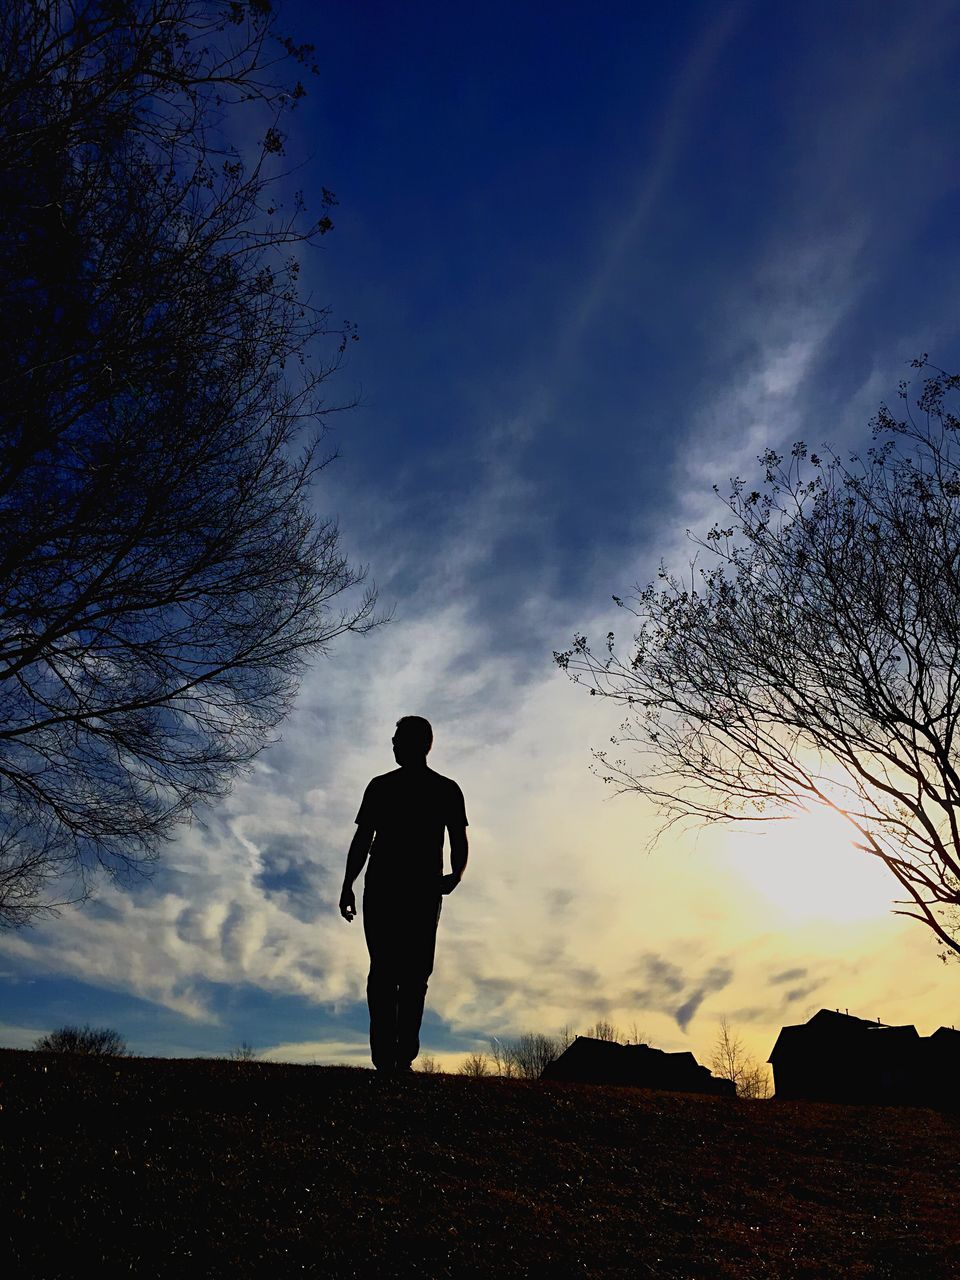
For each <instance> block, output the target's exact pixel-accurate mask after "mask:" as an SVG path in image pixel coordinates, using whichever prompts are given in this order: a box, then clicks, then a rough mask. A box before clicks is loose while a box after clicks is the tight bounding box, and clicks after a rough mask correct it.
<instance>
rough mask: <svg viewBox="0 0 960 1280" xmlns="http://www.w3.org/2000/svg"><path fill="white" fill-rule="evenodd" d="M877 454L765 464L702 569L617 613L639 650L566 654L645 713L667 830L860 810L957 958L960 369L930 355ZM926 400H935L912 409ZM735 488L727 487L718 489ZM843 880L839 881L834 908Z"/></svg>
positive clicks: (702, 553)
mask: <svg viewBox="0 0 960 1280" xmlns="http://www.w3.org/2000/svg"><path fill="white" fill-rule="evenodd" d="M914 367H916V368H918V369H921V370H922V371H923V378H922V383H921V386H920V388H919V392H918V393H917V391H916V389H914V392H913V393H911V389H910V387H909V386H908V384H907V383H905V382H904V383H901V386H900V400H901V406H902V408H901V410H900V412H899V413H894V412H893V411H891V410H890V409H889V408H888V407H886V406H882V407H881V409H880V411H879V413H878V414H877V416H876V418H875V419H874V421H873V423H872V432H873V440H872V444H871V446H870V447H869V448H867V449H865V450H864V451H863V452H862V453H853V454H850V455H841V454H840V453H839V452H837V451H834V450H831V449H822V450H820V451H819V452H811V451H810V450H809V449H808V448H807V446H806V445H805V444H803V443H797V444H795V445H794V446H793V448H792V450H791V451H790V452H789V454H788V455H781V454H780V453H778V452H776V451H769V452H767V453H766V454H764V455H763V457H762V458H761V459H760V462H761V466H762V480H761V481H760V482H759V484H758V486H757V487H756V488H754V487H752V486H750V485H748V484H747V483H746V481H744V480H743V479H740V478H737V479H735V480H734V481H733V482H732V485H731V489H730V492H729V493H728V494H727V495H726V496H725V497H724V498H723V499H722V501H723V503H724V505H725V508H726V512H725V516H724V518H723V519H722V520H721V521H719V522H718V523H717V524H716V525H714V527H713V528H712V529H711V530H710V531H709V532H708V533H707V534H706V536H705V537H703V538H694V542H695V544H696V547H697V556H698V562H695V563H694V564H693V565H691V568H690V573H689V576H684V577H682V578H681V577H680V576H677V575H676V574H673V573H671V572H670V571H669V570H668V569H667V568H666V567H661V570H660V572H659V574H658V576H657V580H656V582H654V583H651V584H649V585H648V586H646V587H637V588H636V589H635V591H634V593H633V594H632V595H630V596H629V597H627V598H622V599H621V598H619V597H614V599H615V600H616V603H617V604H618V605H620V606H621V607H622V608H623V609H624V610H625V611H626V612H628V613H630V614H632V615H633V619H634V622H633V631H634V634H633V639H632V643H631V644H630V645H629V646H628V647H627V649H626V651H625V652H624V651H623V650H622V649H621V648H620V647H618V645H617V643H616V639H615V636H614V634H613V633H610V634H609V635H608V636H607V638H606V643H605V645H604V647H603V648H602V649H601V650H600V651H595V650H594V649H592V648H591V646H590V644H589V641H588V639H587V637H585V636H583V635H578V636H577V637H576V638H575V641H574V644H573V646H572V647H571V648H570V649H569V650H567V651H565V652H563V653H558V654H556V655H555V657H556V660H557V662H558V664H559V665H560V667H561V668H562V669H563V670H565V671H567V672H568V673H569V674H570V676H571V677H572V678H573V679H574V680H575V681H578V682H580V683H583V684H584V685H586V686H588V687H589V689H590V692H591V694H594V695H599V696H602V697H608V698H612V699H614V700H615V701H616V702H618V703H619V704H621V705H622V707H623V708H624V709H625V713H626V718H625V720H624V722H623V724H622V726H621V730H620V732H619V733H618V734H617V735H616V736H615V738H614V745H615V746H616V747H621V746H625V747H626V748H627V751H626V752H624V753H622V754H620V753H617V754H614V753H611V752H598V753H597V760H598V765H599V768H600V771H601V772H602V773H603V775H604V776H605V777H606V778H608V779H609V780H610V781H611V782H612V783H613V784H614V785H616V786H618V787H620V788H622V789H625V790H632V791H637V792H640V793H641V794H644V795H647V796H649V797H652V798H653V800H654V801H656V802H657V804H658V805H659V806H660V808H661V812H662V815H663V818H664V822H665V823H666V824H667V825H669V824H670V823H672V822H675V821H677V820H683V819H692V820H698V821H705V822H713V821H718V820H745V821H753V822H758V821H759V822H763V821H770V820H775V819H778V818H782V817H784V816H785V815H787V816H789V814H790V813H791V812H794V811H796V810H797V809H798V808H803V807H806V806H809V805H810V804H814V805H822V806H825V807H827V808H829V809H832V810H835V811H836V812H838V813H840V814H842V816H843V817H844V818H845V819H846V820H847V822H848V823H849V824H850V826H851V829H852V834H853V836H854V840H855V843H856V845H857V846H858V847H859V848H860V849H861V850H863V851H864V852H865V853H867V854H869V855H872V856H873V857H876V858H878V859H880V861H881V862H882V863H883V864H884V865H885V866H886V867H887V868H888V869H889V871H890V873H891V875H892V876H893V877H894V878H895V880H896V881H897V883H898V884H899V886H900V889H901V890H902V894H903V896H902V900H901V901H900V902H899V904H898V908H897V909H898V911H899V913H900V914H903V915H906V916H910V917H912V918H915V919H917V920H920V921H922V922H923V923H924V924H925V925H926V926H927V927H928V928H929V929H930V930H932V932H933V933H934V934H935V935H936V937H937V939H938V940H939V943H940V944H942V947H943V951H942V955H943V956H944V958H946V956H947V955H948V954H950V953H960V914H958V907H960V772H958V760H957V728H958V720H960V418H958V416H957V413H956V410H955V408H954V405H955V403H956V393H957V392H958V391H960V377H956V376H952V375H948V374H947V373H945V372H943V371H942V370H938V369H935V368H932V367H931V366H929V365H928V364H927V362H926V357H925V356H924V357H922V358H921V359H920V360H917V361H915V362H914ZM911 394H913V395H914V396H915V400H914V401H913V403H911V399H910V397H911ZM718 496H719V495H718ZM830 892H831V886H830V884H829V883H825V884H824V885H823V893H824V894H825V895H827V896H829V894H830Z"/></svg>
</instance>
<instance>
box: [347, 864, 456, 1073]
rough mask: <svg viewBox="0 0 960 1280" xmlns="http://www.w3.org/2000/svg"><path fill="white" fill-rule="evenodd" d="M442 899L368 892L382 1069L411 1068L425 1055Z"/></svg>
mask: <svg viewBox="0 0 960 1280" xmlns="http://www.w3.org/2000/svg"><path fill="white" fill-rule="evenodd" d="M440 905H441V899H440V895H439V894H438V893H434V892H430V891H428V892H427V893H426V894H423V893H421V894H419V895H415V894H413V893H410V892H404V891H402V890H401V891H396V890H391V889H388V888H386V887H378V888H375V889H366V890H365V891H364V895H363V932H364V936H365V937H366V940H367V950H368V951H369V952H370V975H369V977H368V978H367V1004H368V1006H369V1009H370V1056H371V1057H372V1058H373V1065H374V1066H375V1067H376V1068H377V1070H378V1071H393V1070H395V1069H396V1068H400V1069H401V1070H403V1069H405V1068H406V1067H408V1066H409V1065H410V1063H411V1062H413V1060H414V1058H415V1057H416V1056H417V1054H418V1053H419V1052H420V1022H421V1019H422V1018H423V1002H424V1000H425V999H426V996H427V983H428V982H429V980H430V974H431V973H432V972H433V956H434V951H435V949H436V943H437V925H438V924H439V922H440Z"/></svg>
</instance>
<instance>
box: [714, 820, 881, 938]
mask: <svg viewBox="0 0 960 1280" xmlns="http://www.w3.org/2000/svg"><path fill="white" fill-rule="evenodd" d="M854 836H855V833H854V831H853V828H852V827H851V826H850V825H849V823H847V822H846V821H845V820H844V819H843V818H841V817H840V816H839V815H837V814H835V813H832V812H831V811H829V810H820V809H815V810H810V811H808V812H805V813H801V814H798V816H797V817H794V818H787V819H785V820H784V821H782V822H776V823H771V824H770V825H769V827H765V828H764V829H763V830H762V831H761V832H752V833H746V834H745V833H744V832H743V831H742V829H741V830H737V829H733V830H732V831H731V832H730V833H729V834H728V837H727V854H728V856H729V859H730V866H731V869H732V870H733V871H735V872H736V873H737V874H738V875H740V876H742V877H743V878H744V880H746V881H747V882H748V883H749V884H750V885H751V887H752V888H753V889H754V890H755V891H756V892H757V893H758V894H759V895H760V896H761V897H762V898H763V899H764V900H765V901H766V902H767V903H768V904H769V905H770V906H772V907H774V908H775V909H776V910H777V911H779V912H780V913H781V915H782V916H783V917H785V918H786V919H788V920H790V921H793V922H800V921H808V920H809V921H814V920H819V921H828V922H833V923H837V924H841V923H844V922H849V923H852V922H854V921H862V920H868V919H876V918H878V917H882V916H883V915H884V914H885V913H886V912H888V911H889V910H890V905H891V902H892V900H893V899H894V898H895V897H896V896H897V889H898V886H897V884H896V882H895V881H894V879H893V877H892V876H891V875H890V873H889V872H888V871H887V870H886V868H885V867H884V866H883V865H882V863H880V862H878V861H877V860H876V859H874V858H872V857H871V856H870V855H869V854H866V853H862V852H861V851H860V850H858V849H855V848H854V847H853V839H854Z"/></svg>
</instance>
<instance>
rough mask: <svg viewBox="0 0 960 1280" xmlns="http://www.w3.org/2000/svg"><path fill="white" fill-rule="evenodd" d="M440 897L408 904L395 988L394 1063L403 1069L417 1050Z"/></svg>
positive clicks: (435, 943)
mask: <svg viewBox="0 0 960 1280" xmlns="http://www.w3.org/2000/svg"><path fill="white" fill-rule="evenodd" d="M440 906H441V900H440V899H438V898H437V899H435V898H433V897H429V898H427V899H426V900H425V901H417V902H414V903H411V904H409V906H408V908H407V910H408V918H407V924H406V928H405V930H404V934H405V939H404V941H405V945H404V947H403V949H402V954H401V957H400V968H399V973H398V990H397V1065H398V1067H400V1069H401V1070H402V1069H404V1068H406V1067H408V1066H409V1065H410V1063H411V1062H413V1060H414V1058H416V1056H417V1054H418V1053H419V1052H420V1023H421V1022H422V1020H423V1005H424V1001H425V1000H426V997H427V984H428V982H429V981H430V975H431V973H432V972H433V959H434V954H435V952H436V945H437V925H438V923H439V921H440Z"/></svg>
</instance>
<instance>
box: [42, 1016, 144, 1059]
mask: <svg viewBox="0 0 960 1280" xmlns="http://www.w3.org/2000/svg"><path fill="white" fill-rule="evenodd" d="M33 1047H34V1049H35V1050H36V1051H37V1052H39V1053H87V1054H93V1055H96V1056H99V1057H112V1058H126V1057H129V1054H130V1050H129V1049H128V1048H127V1042H126V1040H124V1038H123V1036H122V1035H121V1034H120V1032H119V1031H114V1029H113V1028H112V1027H91V1026H90V1025H89V1023H87V1024H85V1025H84V1026H82V1027H71V1026H67V1027H58V1028H57V1029H56V1031H51V1032H49V1033H48V1034H47V1035H45V1036H41V1037H40V1038H39V1040H37V1041H35V1043H34V1046H33Z"/></svg>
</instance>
